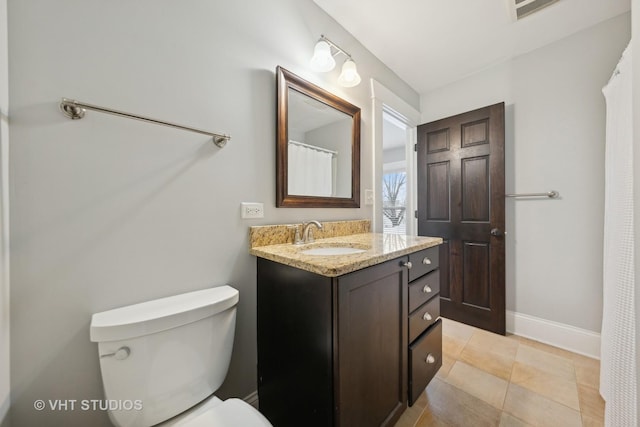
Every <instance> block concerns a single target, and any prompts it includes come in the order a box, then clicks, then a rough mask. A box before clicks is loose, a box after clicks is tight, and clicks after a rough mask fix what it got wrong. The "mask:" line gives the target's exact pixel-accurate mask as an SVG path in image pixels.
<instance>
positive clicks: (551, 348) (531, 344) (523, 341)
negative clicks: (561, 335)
mask: <svg viewBox="0 0 640 427" xmlns="http://www.w3.org/2000/svg"><path fill="white" fill-rule="evenodd" d="M510 337H511V338H513V339H515V340H517V341H519V342H520V343H521V344H526V345H528V346H529V347H533V348H537V349H538V350H541V351H545V352H547V353H551V354H554V355H556V356H560V357H564V358H566V359H572V358H573V357H574V356H576V353H572V352H570V351H568V350H565V349H562V348H558V347H554V346H552V345H549V344H545V343H542V342H540V341H535V340H532V339H529V338H525V337H521V336H519V335H510Z"/></svg>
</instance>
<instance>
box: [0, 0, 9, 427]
mask: <svg viewBox="0 0 640 427" xmlns="http://www.w3.org/2000/svg"><path fill="white" fill-rule="evenodd" d="M6 23H7V1H6V0H0V378H1V380H0V426H3V427H4V426H5V425H8V420H9V417H8V415H7V412H8V411H9V389H10V388H9V385H10V382H9V378H10V366H9V332H10V331H9V218H8V214H9V181H8V178H9V171H8V166H9V159H8V154H9V121H8V114H9V93H8V92H9V90H8V89H9V75H8V71H9V67H8V63H7V60H8V52H7V49H8V43H7V26H6ZM3 420H6V424H5V423H3Z"/></svg>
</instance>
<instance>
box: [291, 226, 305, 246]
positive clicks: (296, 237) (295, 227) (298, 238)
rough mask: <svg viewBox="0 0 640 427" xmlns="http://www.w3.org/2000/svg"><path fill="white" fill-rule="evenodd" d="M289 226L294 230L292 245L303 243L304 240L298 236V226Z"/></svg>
mask: <svg viewBox="0 0 640 427" xmlns="http://www.w3.org/2000/svg"><path fill="white" fill-rule="evenodd" d="M289 228H293V229H294V230H295V231H294V233H295V234H294V236H293V242H292V243H293V244H294V245H302V244H304V241H303V240H302V237H300V227H298V226H297V225H292V226H291V227H289Z"/></svg>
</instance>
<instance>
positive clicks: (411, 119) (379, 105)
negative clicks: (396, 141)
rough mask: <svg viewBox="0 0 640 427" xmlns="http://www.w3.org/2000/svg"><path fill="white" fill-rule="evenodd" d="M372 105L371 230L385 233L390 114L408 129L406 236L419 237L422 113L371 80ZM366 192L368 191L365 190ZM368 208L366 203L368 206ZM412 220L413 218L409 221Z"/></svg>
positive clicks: (380, 84)
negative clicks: (385, 126)
mask: <svg viewBox="0 0 640 427" xmlns="http://www.w3.org/2000/svg"><path fill="white" fill-rule="evenodd" d="M371 102H372V116H373V117H372V120H373V194H374V203H373V212H372V221H371V222H372V230H371V231H373V232H375V233H382V218H383V215H382V177H383V175H384V172H383V170H382V139H383V135H382V125H383V121H384V119H383V112H384V111H385V110H387V111H390V112H391V113H392V114H393V115H394V116H395V118H396V119H398V120H400V121H402V122H403V123H404V124H405V125H406V126H407V128H408V132H409V141H408V142H407V147H406V153H407V155H406V159H407V195H410V196H409V200H407V213H408V215H407V234H409V235H413V236H415V235H417V233H418V220H417V219H416V218H415V216H414V214H413V212H414V211H415V210H416V209H417V201H418V190H417V177H416V174H417V167H418V163H417V162H418V160H417V156H416V153H415V151H414V149H413V147H414V145H415V143H416V141H417V128H418V125H419V124H420V118H421V115H420V111H418V110H416V109H415V108H414V107H412V106H411V105H410V104H409V103H408V102H406V101H405V100H404V99H402V98H400V97H399V96H398V95H396V94H395V93H393V92H392V91H391V90H389V89H388V88H387V87H385V86H384V85H383V84H382V83H380V82H378V81H377V80H375V79H371ZM365 191H366V190H365ZM365 205H366V203H365ZM409 219H411V220H410V221H409Z"/></svg>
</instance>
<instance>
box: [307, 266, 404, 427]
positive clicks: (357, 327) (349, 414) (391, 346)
mask: <svg viewBox="0 0 640 427" xmlns="http://www.w3.org/2000/svg"><path fill="white" fill-rule="evenodd" d="M402 261H407V258H402V259H396V260H392V261H388V262H385V263H383V264H378V265H374V266H372V267H368V268H365V269H362V270H359V271H356V272H353V273H349V274H346V275H344V276H341V277H339V278H338V291H337V295H338V313H337V314H338V319H337V320H338V322H337V323H338V343H337V349H338V354H337V356H336V359H335V360H336V361H337V365H338V366H337V368H338V375H337V383H336V391H335V395H336V396H337V399H338V404H337V408H338V413H337V414H336V415H337V416H336V419H337V423H336V424H337V426H338V427H380V426H393V425H395V423H396V421H397V420H398V419H399V418H400V415H402V412H404V410H405V409H406V407H407V387H408V386H407V382H408V377H407V375H408V374H407V351H408V350H407V334H408V332H407V304H408V297H407V283H408V279H407V277H408V274H407V268H406V267H404V266H402ZM303 421H304V420H303Z"/></svg>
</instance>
